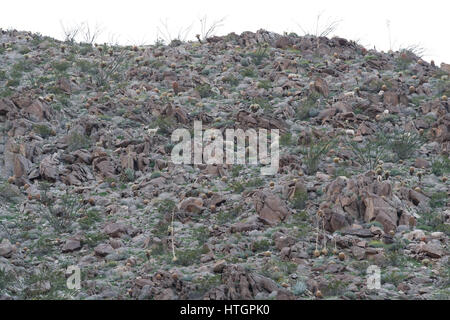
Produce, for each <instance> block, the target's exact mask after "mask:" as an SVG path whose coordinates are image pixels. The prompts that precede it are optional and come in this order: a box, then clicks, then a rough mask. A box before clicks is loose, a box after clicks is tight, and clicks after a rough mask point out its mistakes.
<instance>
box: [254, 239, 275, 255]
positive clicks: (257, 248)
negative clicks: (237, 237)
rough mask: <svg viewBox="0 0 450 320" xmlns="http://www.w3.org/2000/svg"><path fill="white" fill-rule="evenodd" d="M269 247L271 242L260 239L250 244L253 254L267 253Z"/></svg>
mask: <svg viewBox="0 0 450 320" xmlns="http://www.w3.org/2000/svg"><path fill="white" fill-rule="evenodd" d="M270 245H271V241H270V240H268V239H262V240H259V241H255V242H253V244H252V251H254V252H261V251H267V250H269V248H270Z"/></svg>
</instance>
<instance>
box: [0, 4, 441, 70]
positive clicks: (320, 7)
mask: <svg viewBox="0 0 450 320" xmlns="http://www.w3.org/2000/svg"><path fill="white" fill-rule="evenodd" d="M449 12H450V1H448V0H440V1H438V0H428V1H423V0H422V1H416V0H405V1H403V0H388V1H386V0H376V1H362V0H359V1H357V0H341V1H339V0H334V1H330V0H308V1H302V0H296V1H287V0H259V1H249V0H228V1H227V0H221V1H214V0H209V1H207V0H184V1H182V0H176V1H175V0H165V1H164V0H159V1H138V0H127V1H123V0H122V1H117V0H108V1H102V0H72V1H61V0H60V1H51V0H39V1H36V0H34V1H32V0H28V1H25V0H12V1H2V3H1V5H0V27H1V28H3V29H7V28H14V29H18V30H27V31H34V32H40V33H42V34H43V35H49V36H53V37H55V38H58V39H63V32H62V28H61V22H63V23H64V24H65V25H66V26H72V25H77V24H80V23H81V22H84V21H87V22H88V23H89V24H90V25H91V26H95V25H96V24H98V25H101V27H102V29H103V33H102V35H101V38H100V39H99V42H105V41H106V42H108V41H111V40H115V41H118V42H119V43H122V44H130V43H132V44H152V43H154V41H155V39H156V36H157V28H158V26H159V27H161V20H163V21H165V20H166V19H167V24H168V26H169V29H170V30H171V33H172V35H173V36H176V34H177V33H178V31H179V30H180V29H182V28H186V27H189V26H190V25H191V24H193V26H192V30H191V33H190V37H189V39H192V38H194V36H195V34H197V33H200V32H199V31H200V23H199V18H201V17H203V16H204V15H207V17H208V21H213V20H218V19H220V18H222V17H226V19H225V21H224V25H223V27H221V28H220V29H218V31H217V32H216V34H217V35H223V34H227V33H229V32H232V31H234V32H236V33H241V32H243V31H256V30H258V29H260V28H263V29H266V30H269V31H274V32H278V33H282V32H283V31H288V32H296V33H297V34H300V35H302V34H303V32H302V31H301V29H300V28H299V27H298V24H300V25H301V26H302V28H303V29H306V30H314V28H315V24H316V18H317V15H318V14H319V13H322V18H321V24H320V25H321V26H322V27H323V26H325V25H326V23H327V21H328V22H331V21H333V20H341V22H340V24H339V26H338V28H337V29H336V32H335V33H334V34H336V35H338V36H341V37H344V38H347V39H350V40H359V41H360V43H361V44H363V45H365V46H366V47H368V48H373V46H376V48H377V49H378V50H389V47H390V44H389V32H388V27H387V21H388V20H389V21H390V29H391V39H392V41H391V42H392V47H393V49H394V50H396V49H398V48H401V47H407V46H410V45H419V46H421V47H423V48H425V55H424V58H425V59H426V60H428V61H429V60H431V59H434V60H435V61H436V62H437V63H440V62H447V63H450V41H449V39H450V37H449V33H450V16H449Z"/></svg>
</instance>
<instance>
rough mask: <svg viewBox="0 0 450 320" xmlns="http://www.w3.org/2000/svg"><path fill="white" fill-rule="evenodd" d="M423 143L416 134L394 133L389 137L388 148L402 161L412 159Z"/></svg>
mask: <svg viewBox="0 0 450 320" xmlns="http://www.w3.org/2000/svg"><path fill="white" fill-rule="evenodd" d="M423 143H424V140H423V138H422V137H421V136H420V135H419V134H418V133H416V132H404V131H396V132H394V133H393V134H391V135H390V136H389V147H390V148H391V150H392V152H394V153H395V154H396V155H397V157H398V158H399V159H402V160H405V159H408V158H410V157H412V156H413V155H414V153H415V152H416V150H417V149H418V148H420V147H421V146H422V145H423Z"/></svg>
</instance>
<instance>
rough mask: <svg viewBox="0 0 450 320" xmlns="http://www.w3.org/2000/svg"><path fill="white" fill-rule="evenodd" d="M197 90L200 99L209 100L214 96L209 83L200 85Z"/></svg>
mask: <svg viewBox="0 0 450 320" xmlns="http://www.w3.org/2000/svg"><path fill="white" fill-rule="evenodd" d="M195 90H196V91H197V92H198V94H199V95H200V97H202V98H208V97H210V96H212V95H213V91H212V90H211V86H210V85H209V84H207V83H205V84H201V85H198V86H197V87H196V88H195Z"/></svg>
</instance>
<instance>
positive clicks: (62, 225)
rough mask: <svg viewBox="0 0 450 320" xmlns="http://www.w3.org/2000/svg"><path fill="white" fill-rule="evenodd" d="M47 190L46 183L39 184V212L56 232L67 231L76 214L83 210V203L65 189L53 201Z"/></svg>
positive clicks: (48, 187) (48, 186) (47, 185)
mask: <svg viewBox="0 0 450 320" xmlns="http://www.w3.org/2000/svg"><path fill="white" fill-rule="evenodd" d="M49 190H50V185H49V184H48V183H41V184H40V191H41V192H40V201H39V204H40V207H39V211H40V213H41V216H42V217H43V218H45V219H46V220H47V221H48V222H49V224H50V225H51V226H52V227H53V229H54V230H55V231H56V232H65V231H68V230H70V228H71V226H72V223H73V222H74V220H75V219H76V218H77V214H78V212H79V211H80V210H81V209H82V208H83V203H82V202H81V199H79V198H78V197H75V196H74V195H73V194H72V193H70V192H69V191H68V190H67V189H66V190H65V192H64V194H62V195H60V196H58V200H56V201H55V199H54V198H53V197H51V196H50V195H49Z"/></svg>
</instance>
